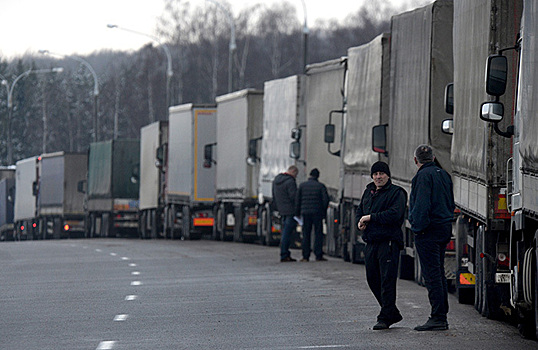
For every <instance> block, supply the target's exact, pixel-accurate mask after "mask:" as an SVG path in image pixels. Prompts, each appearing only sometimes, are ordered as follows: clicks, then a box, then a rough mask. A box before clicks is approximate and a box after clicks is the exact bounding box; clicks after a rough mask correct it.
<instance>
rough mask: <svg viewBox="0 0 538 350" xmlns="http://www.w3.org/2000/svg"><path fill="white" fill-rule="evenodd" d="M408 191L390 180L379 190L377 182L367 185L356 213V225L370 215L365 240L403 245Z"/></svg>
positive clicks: (364, 235)
mask: <svg viewBox="0 0 538 350" xmlns="http://www.w3.org/2000/svg"><path fill="white" fill-rule="evenodd" d="M406 204H407V192H405V190H404V189H403V188H401V187H400V186H396V185H393V184H392V181H391V180H390V179H389V181H388V182H387V183H386V184H385V186H383V187H382V188H381V189H379V190H377V189H376V186H375V183H373V182H371V183H369V184H368V186H366V189H365V190H364V193H363V195H362V198H361V202H360V203H359V207H358V208H357V212H356V213H355V225H357V224H358V222H359V220H360V219H361V217H363V216H364V215H370V221H369V222H368V223H367V225H366V229H365V230H364V232H363V235H362V238H363V240H364V241H365V242H367V243H369V242H383V241H394V242H397V243H398V245H399V246H400V247H403V232H402V225H403V222H404V219H405V210H406Z"/></svg>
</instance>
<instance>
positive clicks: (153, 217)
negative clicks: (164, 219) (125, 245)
mask: <svg viewBox="0 0 538 350" xmlns="http://www.w3.org/2000/svg"><path fill="white" fill-rule="evenodd" d="M149 217H150V223H151V224H150V232H151V236H150V238H151V239H157V221H158V219H157V211H156V210H150V211H149Z"/></svg>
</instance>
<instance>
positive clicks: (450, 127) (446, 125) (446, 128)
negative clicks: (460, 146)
mask: <svg viewBox="0 0 538 350" xmlns="http://www.w3.org/2000/svg"><path fill="white" fill-rule="evenodd" d="M441 130H442V131H443V133H445V134H448V135H453V134H454V119H445V120H443V126H442V127H441Z"/></svg>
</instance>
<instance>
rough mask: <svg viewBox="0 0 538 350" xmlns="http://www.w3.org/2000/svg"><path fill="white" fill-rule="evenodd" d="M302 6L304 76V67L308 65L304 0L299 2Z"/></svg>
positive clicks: (304, 70) (304, 68)
mask: <svg viewBox="0 0 538 350" xmlns="http://www.w3.org/2000/svg"><path fill="white" fill-rule="evenodd" d="M301 3H302V4H303V13H304V25H303V73H304V74H306V65H307V64H308V33H309V30H308V25H307V24H306V4H305V1H304V0H301Z"/></svg>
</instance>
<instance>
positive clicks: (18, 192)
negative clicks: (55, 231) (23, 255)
mask: <svg viewBox="0 0 538 350" xmlns="http://www.w3.org/2000/svg"><path fill="white" fill-rule="evenodd" d="M37 159H38V157H30V158H26V159H22V160H19V161H18V162H17V163H16V164H15V166H16V172H15V209H14V214H13V215H14V218H13V220H14V223H15V236H16V238H15V239H17V240H22V239H24V240H32V239H38V238H42V237H43V236H41V237H39V236H38V233H39V229H38V222H37V211H36V210H37V198H36V196H34V187H35V184H36V182H37V162H38V160H37Z"/></svg>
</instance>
